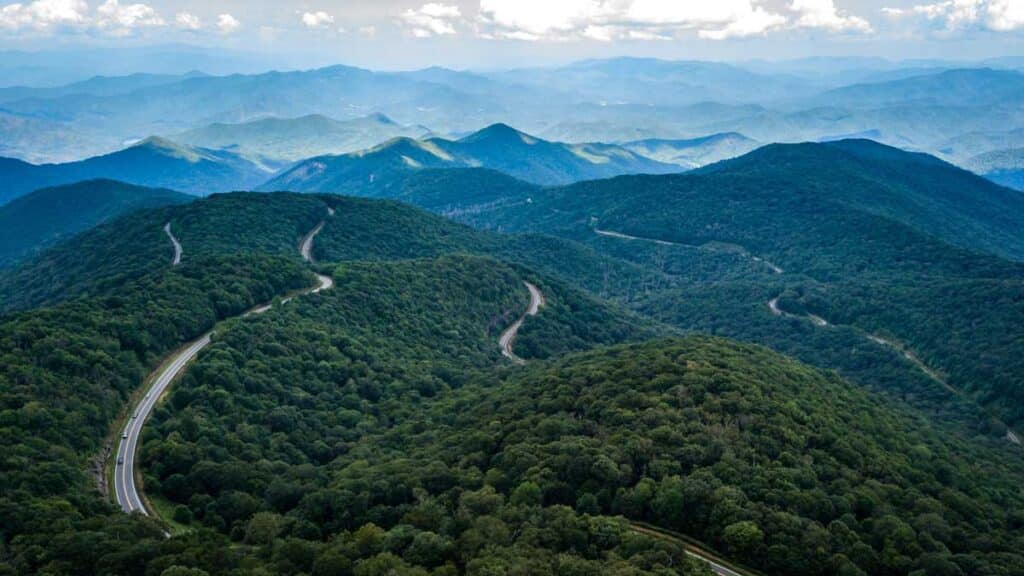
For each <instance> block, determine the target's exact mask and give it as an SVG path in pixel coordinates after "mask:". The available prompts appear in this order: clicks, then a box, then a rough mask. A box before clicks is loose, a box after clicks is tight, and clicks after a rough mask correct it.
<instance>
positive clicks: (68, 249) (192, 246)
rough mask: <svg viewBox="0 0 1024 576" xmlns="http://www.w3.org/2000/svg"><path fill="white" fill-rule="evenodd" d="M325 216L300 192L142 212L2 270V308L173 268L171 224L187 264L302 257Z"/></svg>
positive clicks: (111, 288) (104, 289)
mask: <svg viewBox="0 0 1024 576" xmlns="http://www.w3.org/2000/svg"><path fill="white" fill-rule="evenodd" d="M326 217H327V207H326V205H325V204H324V203H323V202H322V201H321V200H319V199H317V198H315V197H312V196H304V195H299V194H292V195H287V194H244V193H239V194H217V195H214V196H211V197H209V198H206V199H203V200H199V201H196V202H193V203H191V204H186V205H184V206H173V207H165V208H159V209H154V210H145V211H142V212H137V213H134V214H130V215H128V216H125V217H123V218H119V219H117V220H116V221H113V222H107V223H105V224H101V225H100V226H97V227H96V228H93V229H92V230H89V231H88V232H85V233H83V234H80V235H78V236H76V237H74V238H72V239H70V240H68V241H65V242H62V243H60V244H58V245H56V246H54V247H52V248H50V249H49V250H46V251H44V252H43V253H42V254H40V255H39V256H38V257H36V258H34V259H32V260H29V261H27V262H25V263H23V264H22V265H20V266H18V267H15V268H12V269H10V270H6V271H3V272H0V302H2V304H0V310H4V309H6V310H10V309H18V308H28V307H32V306H39V305H48V304H54V303H57V302H60V301H62V300H65V299H67V298H70V297H75V296H83V295H84V296H96V295H107V294H111V293H113V292H119V291H120V288H121V286H122V285H123V284H124V283H125V282H127V281H130V280H132V279H134V278H137V277H139V276H141V275H143V274H146V273H149V272H154V271H157V270H161V269H164V268H169V267H170V265H171V260H172V258H173V256H174V248H173V246H172V244H171V240H170V239H169V238H168V237H167V235H166V234H165V233H164V230H163V227H164V225H165V224H167V223H168V222H170V223H171V231H172V232H173V233H174V235H175V236H176V237H177V238H178V239H179V241H180V242H181V244H182V247H183V256H182V262H188V260H189V259H191V258H195V257H197V256H201V255H206V254H228V253H235V252H250V253H251V252H261V253H271V254H281V255H286V256H289V257H290V258H294V259H298V257H299V252H298V245H299V241H300V239H301V238H302V236H304V235H305V234H306V233H307V232H309V231H310V230H311V229H312V228H313V227H314V226H315V225H316V223H317V222H319V221H320V220H323V219H324V218H326Z"/></svg>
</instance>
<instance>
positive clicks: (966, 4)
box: [883, 0, 1024, 32]
mask: <svg viewBox="0 0 1024 576" xmlns="http://www.w3.org/2000/svg"><path fill="white" fill-rule="evenodd" d="M883 11H884V12H885V13H886V14H888V15H890V16H893V17H895V18H916V19H919V20H923V21H924V22H926V23H930V24H933V25H936V26H938V27H939V28H940V29H943V30H945V31H948V32H956V31H960V30H967V29H972V28H973V29H987V30H993V31H996V32H1012V31H1015V30H1022V29H1024V1H1021V0H943V1H940V2H932V3H928V4H918V5H916V6H913V7H912V8H885V9H883Z"/></svg>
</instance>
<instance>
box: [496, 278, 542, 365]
mask: <svg viewBox="0 0 1024 576" xmlns="http://www.w3.org/2000/svg"><path fill="white" fill-rule="evenodd" d="M523 284H526V289H527V290H529V291H530V306H529V307H528V308H527V309H526V312H525V313H524V314H523V315H522V316H520V317H519V319H518V320H516V321H515V323H513V324H512V325H511V326H509V327H508V328H507V329H505V331H504V332H502V333H501V337H500V338H499V339H498V345H499V346H501V354H502V356H504V357H506V358H508V359H509V360H511V361H512V362H514V363H515V364H526V361H525V360H523V359H522V358H520V357H519V356H516V355H515V352H513V351H512V346H513V345H514V344H515V341H516V334H518V333H519V329H520V328H521V327H522V326H523V321H524V320H526V317H527V316H536V315H537V312H539V311H540V307H541V306H543V305H544V294H542V293H541V291H540V288H537V287H536V286H535V285H533V284H530V283H529V282H523Z"/></svg>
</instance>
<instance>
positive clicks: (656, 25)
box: [478, 0, 871, 41]
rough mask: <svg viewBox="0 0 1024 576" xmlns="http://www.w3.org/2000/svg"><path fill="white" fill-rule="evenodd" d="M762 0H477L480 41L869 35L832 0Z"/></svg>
mask: <svg viewBox="0 0 1024 576" xmlns="http://www.w3.org/2000/svg"><path fill="white" fill-rule="evenodd" d="M762 4H763V2H762V0H713V1H706V2H705V1H683V0H558V1H553V0H481V1H480V12H479V16H478V18H479V21H480V24H481V27H480V29H481V32H480V33H481V35H482V36H483V37H485V38H515V39H522V40H572V39H581V38H582V39H591V40H600V41H610V40H615V39H634V40H640V39H652V40H654V39H658V40H660V39H667V38H671V37H673V36H677V35H679V34H680V33H684V32H690V33H696V34H697V35H698V36H699V37H701V38H707V39H712V40H722V39H726V38H737V37H747V36H758V35H764V34H767V33H769V32H772V31H775V30H781V29H784V28H787V27H800V28H821V29H825V30H828V31H830V32H843V31H856V32H868V31H870V30H871V26H870V24H868V22H867V21H866V20H864V19H863V18H859V17H857V16H852V15H847V14H845V13H842V12H840V11H839V10H838V9H837V8H836V6H835V4H834V3H833V1H832V0H792V2H791V3H790V4H789V6H788V10H787V11H781V12H780V11H774V10H771V9H769V8H766V7H765V6H763V5H762Z"/></svg>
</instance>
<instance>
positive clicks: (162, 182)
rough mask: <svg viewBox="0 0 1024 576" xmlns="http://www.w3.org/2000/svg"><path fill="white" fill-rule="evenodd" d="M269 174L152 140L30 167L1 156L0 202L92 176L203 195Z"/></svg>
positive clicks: (232, 156) (238, 160) (246, 162)
mask: <svg viewBox="0 0 1024 576" xmlns="http://www.w3.org/2000/svg"><path fill="white" fill-rule="evenodd" d="M273 171H274V168H273V167H270V166H265V165H263V164H261V163H259V162H258V161H255V160H251V159H248V158H246V157H244V156H241V155H239V154H236V153H233V152H230V151H223V150H207V149H204V148H193V147H189V146H183V145H181V144H176V143H174V142H171V141H169V140H165V139H163V138H156V137H154V138H148V139H146V140H144V141H142V142H139V143H138V144H135V145H133V146H130V147H128V148H125V149H124V150H120V151H118V152H113V153H111V154H106V155H103V156H96V157H94V158H89V159H86V160H81V161H79V162H69V163H66V164H42V165H34V164H28V163H26V162H21V161H19V160H13V159H6V158H5V159H3V160H2V161H0V175H2V176H3V178H5V179H6V180H7V181H8V182H12V183H11V184H10V185H8V186H6V187H5V188H4V189H3V195H2V196H0V202H7V201H9V200H11V199H13V198H16V197H18V196H21V195H23V194H26V193H28V192H31V191H33V190H38V189H39V188H43V187H46V186H56V185H59V184H68V183H72V182H79V181H82V180H93V179H97V178H105V179H110V180H120V181H122V182H127V183H129V184H136V185H139V186H151V187H159V188H170V189H173V190H178V191H181V192H188V193H190V194H198V195H206V194H212V193H214V192H227V191H231V190H244V189H248V188H252V187H253V186H255V185H257V184H259V183H260V182H262V181H264V180H266V179H267V178H268V177H269V176H270V174H272V173H273Z"/></svg>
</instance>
